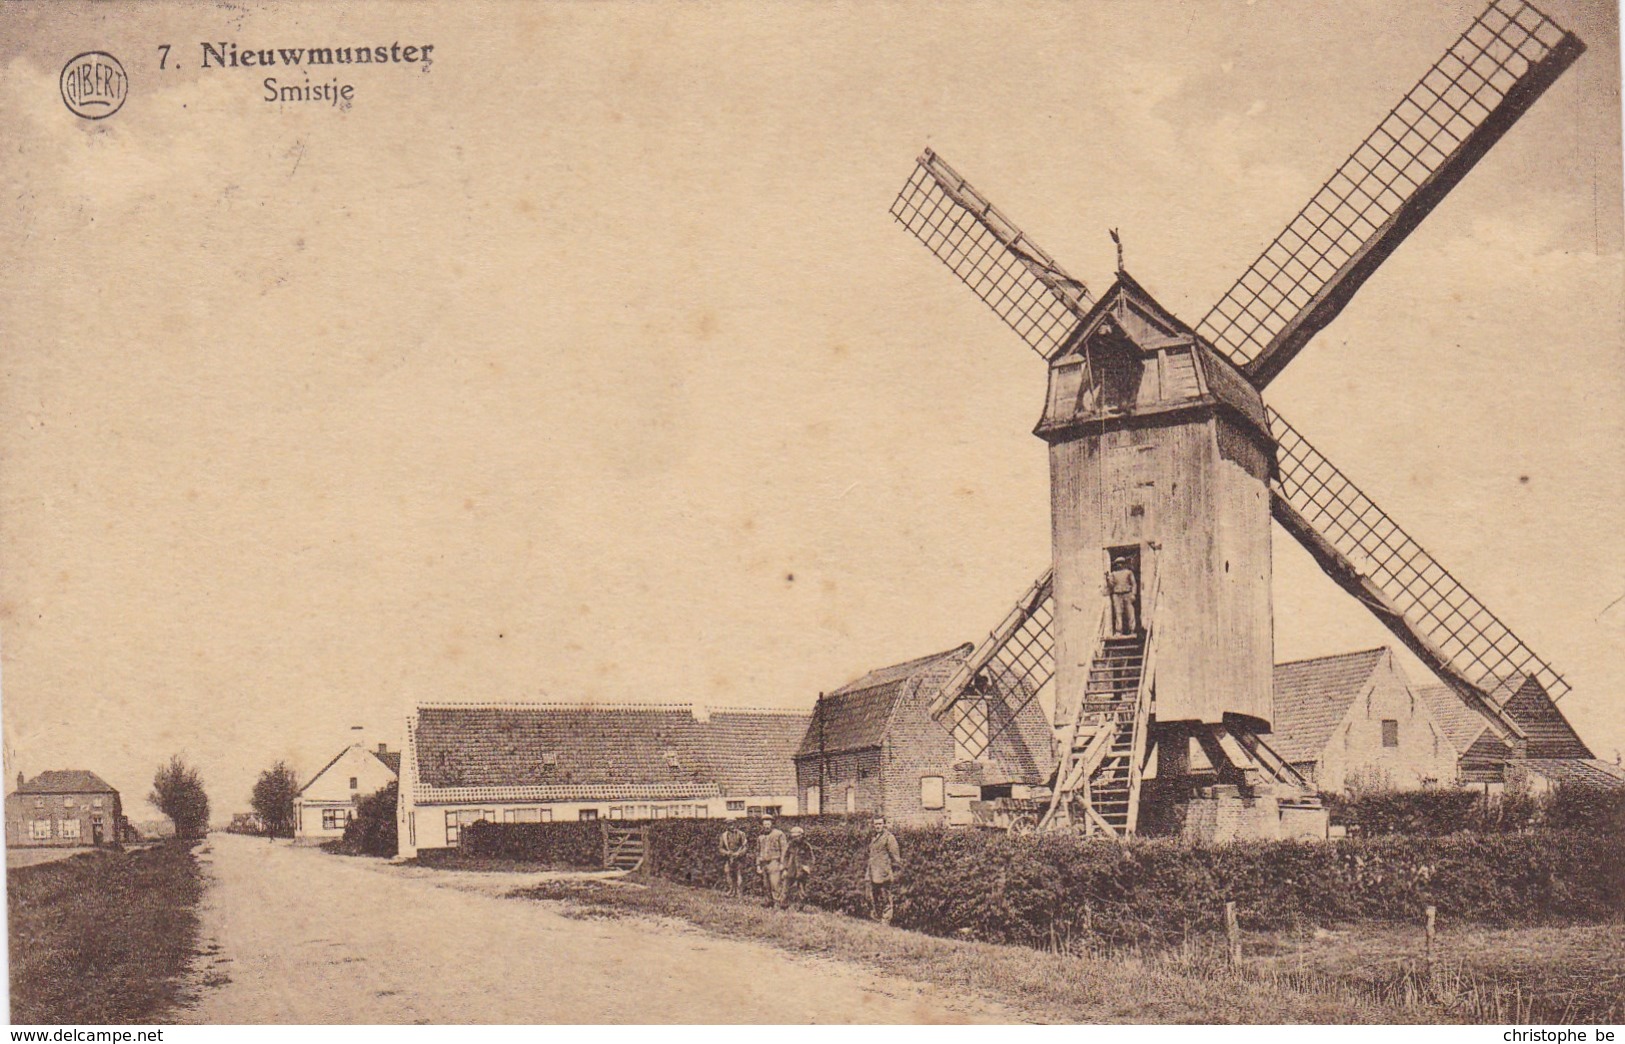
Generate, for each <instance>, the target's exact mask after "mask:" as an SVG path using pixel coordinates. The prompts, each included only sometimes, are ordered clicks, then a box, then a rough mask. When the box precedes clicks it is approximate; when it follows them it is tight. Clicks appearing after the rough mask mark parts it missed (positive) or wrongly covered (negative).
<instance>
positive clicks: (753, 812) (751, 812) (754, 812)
mask: <svg viewBox="0 0 1625 1044" xmlns="http://www.w3.org/2000/svg"><path fill="white" fill-rule="evenodd" d="M761 814H762V806H761V805H752V806H750V807H749V808H747V809H746V810H745V815H747V816H749V817H750V818H752V819H755V818H757V817H758V816H760V815H761Z"/></svg>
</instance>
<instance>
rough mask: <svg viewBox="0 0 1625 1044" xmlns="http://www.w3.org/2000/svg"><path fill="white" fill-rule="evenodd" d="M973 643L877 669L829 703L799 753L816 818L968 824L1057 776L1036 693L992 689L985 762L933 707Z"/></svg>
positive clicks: (985, 708)
mask: <svg viewBox="0 0 1625 1044" xmlns="http://www.w3.org/2000/svg"><path fill="white" fill-rule="evenodd" d="M971 651H972V647H971V646H970V645H968V644H967V645H961V646H957V647H955V648H953V649H949V650H948V651H946V652H940V653H935V654H933V655H931V656H924V657H921V658H919V659H917V660H909V661H907V662H904V663H899V664H895V665H893V666H890V667H883V668H880V669H879V670H875V671H870V672H869V673H868V674H865V675H863V676H862V677H860V678H856V679H854V680H852V681H850V682H847V683H846V684H845V685H842V686H841V687H840V688H838V689H835V690H834V691H833V692H830V693H828V694H826V695H824V696H822V697H821V698H820V699H819V701H818V705H817V707H816V709H815V710H814V712H813V717H812V721H811V722H810V723H809V724H808V726H807V730H806V734H805V735H804V736H803V737H802V740H801V745H800V748H799V749H798V750H797V751H796V758H795V763H796V784H797V786H798V787H799V788H800V794H801V796H802V805H803V807H805V808H806V809H807V811H808V813H809V814H815V813H825V814H830V813H850V812H878V813H881V814H883V815H884V816H886V818H887V819H888V820H892V821H894V822H896V823H898V824H900V825H901V824H915V825H922V824H938V823H949V822H956V823H960V822H969V821H970V813H969V809H970V805H969V803H970V801H972V800H979V799H983V798H993V797H1004V796H1011V795H1012V794H1014V795H1015V796H1022V795H1021V794H1020V793H1017V792H1018V791H1022V792H1024V791H1025V789H1026V788H1029V787H1032V786H1036V785H1040V784H1042V783H1044V782H1045V781H1046V780H1047V778H1048V775H1049V773H1050V771H1051V769H1052V757H1051V754H1050V746H1051V739H1050V736H1051V730H1050V727H1049V725H1048V723H1047V722H1046V721H1045V718H1044V714H1043V711H1042V709H1041V708H1040V707H1039V705H1038V702H1037V701H1036V700H1031V699H1029V698H1028V696H1029V695H1030V694H1028V693H1025V692H1023V691H1019V690H1018V689H1017V687H1016V686H1014V685H1013V684H1001V685H993V686H991V694H990V696H989V697H988V698H987V701H986V703H985V704H983V705H982V709H981V710H980V711H979V713H981V714H983V715H985V718H986V720H987V721H989V722H991V723H993V724H992V727H991V728H990V729H989V731H990V732H991V733H992V734H993V738H992V742H991V744H990V746H989V749H988V750H987V752H986V753H985V754H984V756H983V757H982V758H981V759H980V760H971V757H970V754H971V753H973V752H969V751H966V750H962V749H959V746H958V744H956V743H955V740H954V736H953V734H952V732H951V731H950V730H949V728H948V726H947V725H946V724H944V723H943V722H940V721H938V720H936V719H933V718H932V717H931V715H930V713H929V710H928V708H929V707H930V705H931V702H932V700H933V699H935V697H936V696H937V695H938V694H939V693H940V692H941V691H942V687H943V686H944V685H945V684H947V682H948V681H949V680H950V679H951V677H952V676H953V674H954V672H955V670H956V669H957V668H958V667H959V666H960V665H961V664H963V663H964V661H965V659H966V657H968V656H969V655H970V654H971Z"/></svg>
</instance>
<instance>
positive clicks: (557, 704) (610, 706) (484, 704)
mask: <svg viewBox="0 0 1625 1044" xmlns="http://www.w3.org/2000/svg"><path fill="white" fill-rule="evenodd" d="M414 706H415V709H417V710H580V711H600V710H612V711H633V710H635V711H670V712H673V713H675V712H678V711H687V712H688V713H690V714H692V713H693V712H694V704H692V703H584V702H579V701H577V702H570V701H564V700H475V701H470V702H467V703H462V702H458V701H455V700H432V701H424V702H420V703H417V704H415V705H414Z"/></svg>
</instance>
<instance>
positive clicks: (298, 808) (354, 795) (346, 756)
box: [293, 743, 401, 840]
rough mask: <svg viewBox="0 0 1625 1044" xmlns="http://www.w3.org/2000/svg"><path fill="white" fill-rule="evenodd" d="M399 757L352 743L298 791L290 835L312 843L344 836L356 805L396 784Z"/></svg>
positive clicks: (382, 748) (384, 748)
mask: <svg viewBox="0 0 1625 1044" xmlns="http://www.w3.org/2000/svg"><path fill="white" fill-rule="evenodd" d="M400 766H401V756H400V754H399V753H398V752H392V751H391V750H390V749H389V747H388V746H387V745H385V744H383V743H380V744H378V746H377V747H376V748H369V747H367V745H366V744H364V743H352V744H350V745H349V746H348V747H345V748H344V749H343V750H342V751H340V752H339V754H338V756H337V757H335V758H334V759H333V760H332V761H329V762H328V763H327V765H326V766H325V767H324V768H323V769H322V770H321V771H320V772H318V773H316V774H315V775H314V776H312V777H310V780H309V781H308V782H306V783H305V785H304V786H302V787H300V788H299V794H298V796H297V797H295V798H294V799H293V822H294V827H293V836H294V837H296V838H305V839H311V840H327V839H329V838H335V837H343V836H344V827H345V824H347V823H349V822H350V820H351V819H353V818H354V817H355V803H356V801H357V800H359V799H360V798H364V797H367V796H369V795H372V794H376V793H377V792H378V791H380V790H382V789H384V788H385V787H387V786H389V785H390V784H391V783H393V782H395V780H396V777H397V776H398V775H399V773H400Z"/></svg>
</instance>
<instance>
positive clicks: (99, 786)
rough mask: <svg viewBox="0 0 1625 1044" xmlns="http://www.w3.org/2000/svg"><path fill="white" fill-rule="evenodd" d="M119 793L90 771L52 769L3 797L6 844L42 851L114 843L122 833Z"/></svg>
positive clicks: (19, 780)
mask: <svg viewBox="0 0 1625 1044" xmlns="http://www.w3.org/2000/svg"><path fill="white" fill-rule="evenodd" d="M126 830H127V828H126V826H125V823H124V806H123V804H122V803H121V802H120V800H119V793H118V791H116V790H114V789H113V788H112V787H110V786H108V784H107V782H106V781H105V780H103V779H102V778H101V777H100V776H98V775H96V773H94V772H87V771H85V770H84V769H53V770H51V771H48V772H41V773H40V774H39V775H37V776H35V777H34V778H33V779H30V780H26V781H25V780H24V779H23V775H22V773H20V772H19V773H18V774H17V789H16V791H14V792H13V793H10V794H7V795H6V845H7V846H8V847H11V848H42V847H61V848H71V847H77V846H89V845H105V844H113V843H115V842H118V841H121V840H123V838H124V836H125V833H126Z"/></svg>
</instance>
